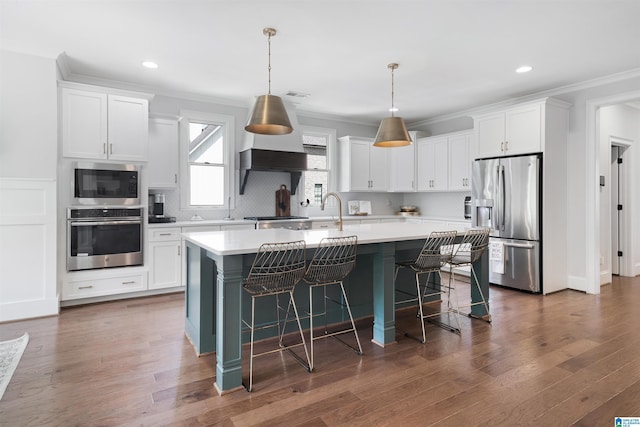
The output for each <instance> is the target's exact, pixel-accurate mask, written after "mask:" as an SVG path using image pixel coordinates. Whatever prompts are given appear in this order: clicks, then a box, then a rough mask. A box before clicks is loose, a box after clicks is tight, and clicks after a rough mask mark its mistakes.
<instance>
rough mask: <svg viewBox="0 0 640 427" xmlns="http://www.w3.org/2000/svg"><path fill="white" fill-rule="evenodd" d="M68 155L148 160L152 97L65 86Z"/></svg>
mask: <svg viewBox="0 0 640 427" xmlns="http://www.w3.org/2000/svg"><path fill="white" fill-rule="evenodd" d="M61 98H62V147H63V149H62V150H63V155H64V157H76V158H83V159H110V160H133V161H146V160H147V154H148V153H147V150H148V132H149V101H148V100H147V99H141V98H134V97H128V96H121V95H113V94H107V93H103V92H99V91H93V90H82V89H74V88H67V87H63V88H61Z"/></svg>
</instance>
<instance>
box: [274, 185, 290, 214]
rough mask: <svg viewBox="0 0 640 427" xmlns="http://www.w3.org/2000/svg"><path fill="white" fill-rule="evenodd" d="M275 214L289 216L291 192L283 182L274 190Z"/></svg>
mask: <svg viewBox="0 0 640 427" xmlns="http://www.w3.org/2000/svg"><path fill="white" fill-rule="evenodd" d="M276 216H291V192H290V191H289V190H287V186H286V185H284V184H283V185H281V186H280V189H279V190H278V191H276Z"/></svg>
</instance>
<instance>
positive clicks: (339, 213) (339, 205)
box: [320, 192, 342, 231]
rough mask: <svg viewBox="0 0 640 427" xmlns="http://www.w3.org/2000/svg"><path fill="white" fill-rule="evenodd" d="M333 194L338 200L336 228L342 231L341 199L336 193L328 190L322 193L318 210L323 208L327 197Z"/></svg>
mask: <svg viewBox="0 0 640 427" xmlns="http://www.w3.org/2000/svg"><path fill="white" fill-rule="evenodd" d="M329 196H333V197H335V198H336V199H337V200H338V230H340V231H342V200H341V199H340V196H338V194H337V193H334V192H330V193H327V194H325V195H324V197H323V198H322V203H321V204H320V210H324V204H325V202H326V201H327V197H329Z"/></svg>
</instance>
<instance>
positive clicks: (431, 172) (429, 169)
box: [416, 136, 449, 191]
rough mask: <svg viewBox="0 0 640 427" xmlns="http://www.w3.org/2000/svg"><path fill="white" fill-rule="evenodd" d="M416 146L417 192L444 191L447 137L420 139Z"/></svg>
mask: <svg viewBox="0 0 640 427" xmlns="http://www.w3.org/2000/svg"><path fill="white" fill-rule="evenodd" d="M416 145H417V148H416V150H417V162H416V167H417V172H418V173H417V177H418V187H417V189H418V191H444V190H446V189H447V179H448V178H447V174H448V167H447V163H448V152H449V150H448V142H447V137H446V136H444V137H442V136H439V137H430V138H420V139H418V141H417V144H416Z"/></svg>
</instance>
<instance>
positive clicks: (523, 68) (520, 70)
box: [516, 65, 533, 73]
mask: <svg viewBox="0 0 640 427" xmlns="http://www.w3.org/2000/svg"><path fill="white" fill-rule="evenodd" d="M531 70H533V67H532V66H531V65H523V66H521V67H518V68H516V73H528V72H529V71H531Z"/></svg>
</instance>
